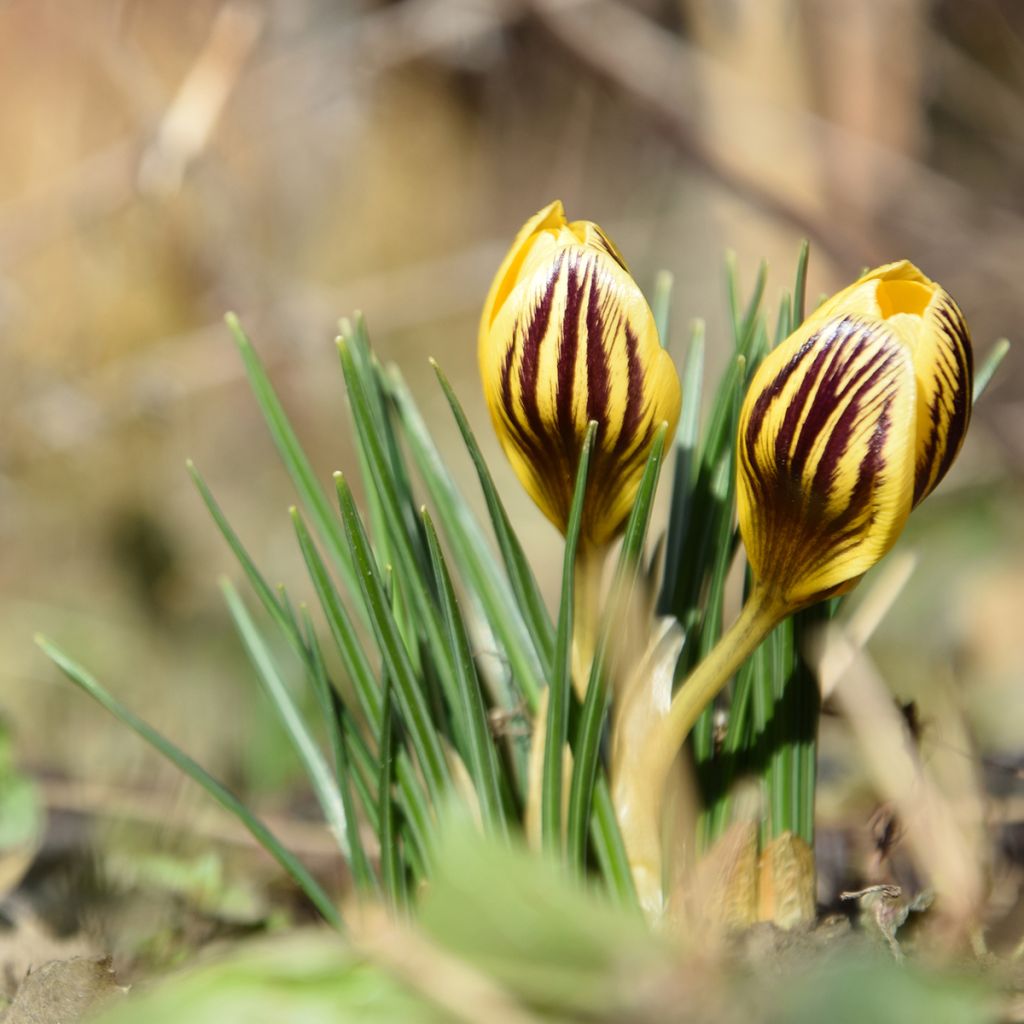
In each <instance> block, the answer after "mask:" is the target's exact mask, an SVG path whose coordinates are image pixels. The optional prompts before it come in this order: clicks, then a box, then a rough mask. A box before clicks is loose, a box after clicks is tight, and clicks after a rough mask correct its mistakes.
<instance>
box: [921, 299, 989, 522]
mask: <svg viewBox="0 0 1024 1024" xmlns="http://www.w3.org/2000/svg"><path fill="white" fill-rule="evenodd" d="M911 355H912V358H913V360H914V372H915V374H916V376H917V467H916V473H915V480H914V504H915V505H916V504H917V503H918V502H920V501H923V500H924V499H925V498H927V497H928V495H929V494H931V492H932V491H933V490H934V489H935V488H936V486H937V485H938V483H939V481H940V480H941V479H942V478H943V477H944V476H945V475H946V473H947V472H948V470H949V467H950V466H951V465H952V464H953V460H954V459H955V458H956V456H957V453H958V452H959V451H960V448H961V446H962V445H963V442H964V436H965V435H966V433H967V427H968V425H969V424H970V422H971V396H972V394H973V391H974V358H973V350H972V347H971V336H970V334H969V333H968V330H967V324H966V323H965V322H964V317H963V314H962V313H961V312H960V309H959V307H958V306H957V304H956V303H955V302H954V301H953V300H952V299H951V298H950V296H949V295H947V294H946V292H944V291H943V290H942V289H938V290H937V291H936V292H935V294H934V295H933V296H932V299H931V301H930V303H929V304H928V308H927V309H926V310H925V312H924V314H923V316H922V322H921V324H920V327H919V329H918V330H917V331H915V332H913V340H912V341H911Z"/></svg>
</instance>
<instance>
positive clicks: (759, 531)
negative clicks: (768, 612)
mask: <svg viewBox="0 0 1024 1024" xmlns="http://www.w3.org/2000/svg"><path fill="white" fill-rule="evenodd" d="M915 393H916V387H915V382H914V367H913V364H912V362H911V356H910V352H909V350H908V348H907V346H906V345H905V344H903V343H902V342H901V340H900V339H899V338H898V337H897V336H896V335H895V334H894V333H893V332H892V331H891V330H889V329H888V328H887V326H886V325H885V324H884V322H877V321H875V322H871V321H864V320H860V319H858V318H856V317H851V316H846V317H835V318H832V319H828V320H825V321H824V322H822V321H821V320H820V319H817V318H814V317H812V319H811V320H810V321H808V323H807V324H805V325H804V327H803V328H802V329H800V330H798V331H797V332H796V333H795V334H793V335H791V336H790V337H789V338H788V339H787V340H786V341H784V342H783V343H782V344H781V345H779V346H778V347H777V348H776V349H775V350H774V351H773V352H771V353H770V354H769V355H768V357H767V358H766V359H765V360H764V362H763V363H762V364H761V366H760V367H759V368H758V371H757V373H756V374H755V376H754V380H753V382H752V383H751V386H750V389H749V391H748V393H747V396H746V398H745V400H744V403H743V407H742V410H741V413H740V423H739V436H738V449H737V451H738V471H737V478H738V489H737V506H738V513H739V524H740V531H741V533H742V536H743V541H744V544H745V546H746V549H747V557H748V559H749V561H750V565H751V569H752V571H753V573H754V575H755V577H756V578H757V580H758V582H759V583H760V584H761V585H763V586H764V587H765V588H767V590H768V591H769V592H772V593H773V594H774V596H775V598H776V599H777V600H779V601H781V602H783V603H784V604H786V605H787V606H789V607H792V608H797V607H801V606H803V605H806V604H809V603H811V602H812V601H815V600H819V599H821V598H823V597H827V596H830V595H832V594H836V593H841V592H842V591H843V590H845V589H848V588H849V586H852V584H853V583H854V582H856V580H857V579H858V578H859V577H860V576H861V575H862V574H863V573H864V572H866V571H867V570H868V569H869V568H871V566H872V565H874V564H875V563H876V562H877V561H878V560H879V559H880V558H881V557H882V556H883V555H884V554H885V553H886V551H888V550H889V548H890V547H891V546H892V544H893V543H894V542H895V540H896V538H897V536H898V535H899V533H900V530H901V529H902V527H903V524H904V522H905V521H906V518H907V516H908V515H909V513H910V509H911V504H912V497H913V487H914V447H913V444H912V441H911V439H912V438H913V436H914V435H913V431H914V418H915Z"/></svg>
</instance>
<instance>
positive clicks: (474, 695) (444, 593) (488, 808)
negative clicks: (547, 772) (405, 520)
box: [422, 509, 506, 833]
mask: <svg viewBox="0 0 1024 1024" xmlns="http://www.w3.org/2000/svg"><path fill="white" fill-rule="evenodd" d="M422 515H423V523H424V526H425V527H426V533H427V544H428V546H429V548H430V557H431V560H432V561H433V565H434V576H435V578H436V579H437V585H438V590H439V592H440V595H441V607H442V608H443V610H444V620H445V625H446V627H447V630H448V642H449V643H450V644H451V647H452V651H453V652H454V655H455V676H456V679H457V681H458V691H459V696H460V698H461V701H462V716H463V719H464V720H465V722H466V725H467V729H466V738H467V740H468V745H467V750H466V755H467V756H466V767H467V768H468V769H469V774H470V777H471V778H472V779H473V783H474V786H475V787H476V794H477V800H478V801H479V803H480V816H481V818H482V820H483V823H484V826H485V827H486V828H488V829H491V830H493V831H496V832H498V833H505V832H506V821H505V809H504V805H503V802H502V796H501V791H502V787H501V775H500V770H499V763H498V756H497V751H496V750H495V748H494V741H493V740H492V738H491V731H490V728H489V726H488V724H487V709H486V707H485V706H484V698H483V693H482V692H481V690H480V680H479V678H478V677H477V672H476V665H474V663H473V655H472V653H471V652H470V648H469V637H468V636H467V634H466V625H465V623H464V622H463V620H462V614H461V612H460V611H459V603H458V600H457V598H456V597H455V588H454V587H453V586H452V580H451V576H450V574H449V572H448V566H447V565H446V564H445V559H444V555H443V554H442V552H441V544H440V542H439V541H438V538H437V533H436V531H435V530H434V524H433V523H432V522H431V520H430V515H429V514H428V512H427V510H426V509H423V512H422Z"/></svg>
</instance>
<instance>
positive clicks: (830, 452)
mask: <svg viewBox="0 0 1024 1024" xmlns="http://www.w3.org/2000/svg"><path fill="white" fill-rule="evenodd" d="M895 358H896V355H895V353H893V352H891V351H890V352H888V353H886V354H885V358H884V359H882V360H881V361H879V362H878V365H877V366H875V368H874V370H873V371H872V373H871V374H870V376H869V377H868V378H867V380H865V381H864V382H863V383H862V384H861V386H860V387H859V388H858V389H857V392H856V394H854V395H853V397H852V398H851V399H850V400H849V404H848V405H847V407H846V409H844V410H843V413H842V415H841V416H840V417H839V419H838V420H837V421H836V424H835V426H834V427H833V429H832V432H831V433H830V434H829V438H828V441H827V442H826V443H825V450H824V451H823V452H822V456H821V460H820V461H819V463H818V467H817V469H816V470H815V473H814V481H813V483H812V486H811V494H812V495H814V496H815V497H816V498H817V497H818V496H820V499H821V501H822V502H823V503H825V502H827V500H828V496H829V494H830V493H831V491H832V485H833V484H834V483H835V476H836V471H837V470H838V468H839V462H840V460H841V459H842V458H843V456H844V455H845V454H846V452H847V451H848V449H849V447H850V439H851V438H852V437H853V432H854V430H855V429H856V427H857V423H858V420H859V417H860V415H861V413H862V412H863V405H862V402H863V400H864V397H865V395H867V394H868V393H869V392H870V391H871V390H872V389H873V388H874V387H875V385H876V384H877V383H878V379H879V377H881V376H882V375H883V374H884V373H885V372H886V371H887V370H888V369H889V368H890V367H891V365H892V363H893V362H894V360H895ZM892 390H893V388H892V385H891V384H890V385H889V387H888V388H887V389H886V393H885V398H884V400H885V409H888V407H889V405H890V403H891V401H892ZM873 443H874V436H873V437H872V440H871V441H870V442H869V446H870V445H871V444H873ZM861 465H862V466H863V462H862V463H861ZM851 500H852V499H851Z"/></svg>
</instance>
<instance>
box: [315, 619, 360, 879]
mask: <svg viewBox="0 0 1024 1024" xmlns="http://www.w3.org/2000/svg"><path fill="white" fill-rule="evenodd" d="M303 611H304V612H305V609H303ZM305 625H306V642H307V644H308V645H309V650H310V653H311V655H312V660H313V666H314V679H315V683H316V685H315V687H314V688H315V690H316V697H317V701H318V703H319V705H320V713H321V716H322V717H323V719H324V722H325V723H326V725H327V731H328V735H329V738H330V743H331V751H332V753H333V754H334V772H335V778H336V780H337V787H338V791H339V792H340V793H341V801H342V805H343V807H344V809H345V826H346V836H347V838H348V848H349V858H348V860H349V865H350V866H351V868H352V879H353V881H354V882H355V885H356V888H357V889H358V890H360V891H361V892H366V893H376V892H378V891H379V887H378V885H377V878H376V876H375V875H374V873H373V868H372V867H371V866H370V858H369V857H368V856H367V854H366V848H365V846H364V845H363V837H362V831H361V829H360V825H359V816H358V814H357V813H356V807H355V799H354V797H353V795H352V791H353V778H354V776H355V774H356V773H355V771H354V770H353V766H352V763H351V759H350V757H349V752H348V745H347V743H346V741H345V733H344V730H343V728H342V717H341V716H342V714H343V711H342V708H341V701H340V699H339V698H338V695H337V694H336V693H335V692H334V689H333V687H332V686H331V683H330V680H329V679H328V678H327V667H326V665H325V664H324V659H323V652H322V651H321V650H320V644H319V642H318V640H317V638H316V633H315V632H314V631H313V623H312V622H311V621H310V619H309V615H308V612H307V613H306V614H305Z"/></svg>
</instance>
